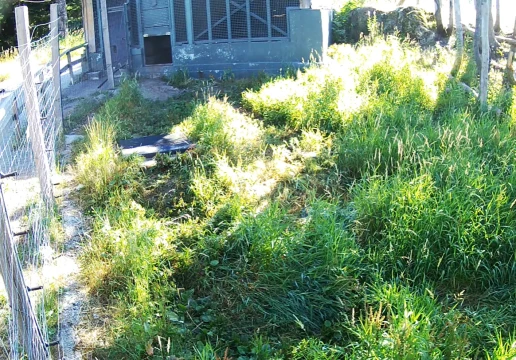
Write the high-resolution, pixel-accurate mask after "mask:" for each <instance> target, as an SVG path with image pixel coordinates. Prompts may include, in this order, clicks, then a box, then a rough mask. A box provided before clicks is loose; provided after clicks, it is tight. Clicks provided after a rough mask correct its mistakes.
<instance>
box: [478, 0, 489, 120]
mask: <svg viewBox="0 0 516 360" xmlns="http://www.w3.org/2000/svg"><path fill="white" fill-rule="evenodd" d="M480 1H482V5H481V10H482V28H481V41H482V67H481V71H480V107H481V108H482V110H483V111H485V110H487V93H488V87H489V83H488V82H489V52H490V48H489V17H490V16H491V1H490V0H480Z"/></svg>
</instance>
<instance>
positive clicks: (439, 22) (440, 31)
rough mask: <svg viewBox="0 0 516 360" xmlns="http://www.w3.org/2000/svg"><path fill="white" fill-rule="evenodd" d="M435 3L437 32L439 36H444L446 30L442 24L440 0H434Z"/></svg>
mask: <svg viewBox="0 0 516 360" xmlns="http://www.w3.org/2000/svg"><path fill="white" fill-rule="evenodd" d="M434 3H435V22H436V24H437V33H438V34H439V35H441V36H446V30H444V26H443V14H442V6H441V0H434Z"/></svg>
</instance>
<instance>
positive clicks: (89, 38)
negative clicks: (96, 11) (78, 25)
mask: <svg viewBox="0 0 516 360" xmlns="http://www.w3.org/2000/svg"><path fill="white" fill-rule="evenodd" d="M82 19H83V20H82V22H83V25H84V34H85V37H86V42H87V43H88V50H89V52H90V53H94V52H96V51H97V44H96V42H95V41H96V40H95V17H94V16H93V2H92V0H82Z"/></svg>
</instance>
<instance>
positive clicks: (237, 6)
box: [175, 0, 299, 42]
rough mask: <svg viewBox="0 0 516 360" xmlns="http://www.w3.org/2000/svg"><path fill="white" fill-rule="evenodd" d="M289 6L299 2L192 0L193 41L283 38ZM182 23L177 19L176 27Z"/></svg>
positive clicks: (289, 0)
mask: <svg viewBox="0 0 516 360" xmlns="http://www.w3.org/2000/svg"><path fill="white" fill-rule="evenodd" d="M175 2H177V1H175ZM289 7H295V8H298V7H299V0H265V1H264V0H192V10H193V11H192V13H193V32H194V41H195V42H221V41H231V40H233V41H238V40H253V41H256V40H274V39H278V40H279V39H284V38H286V37H288V26H287V23H288V21H287V16H288V8H289ZM183 23H184V20H183V21H182V19H181V20H179V21H177V20H176V23H175V26H176V28H178V27H182V24H183ZM176 41H177V40H176Z"/></svg>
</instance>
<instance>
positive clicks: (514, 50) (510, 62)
mask: <svg viewBox="0 0 516 360" xmlns="http://www.w3.org/2000/svg"><path fill="white" fill-rule="evenodd" d="M512 37H513V38H514V39H516V19H515V20H514V31H513V32H512ZM515 54H516V45H511V51H509V58H508V59H507V78H508V80H509V84H511V85H516V79H515V78H514V56H515Z"/></svg>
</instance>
